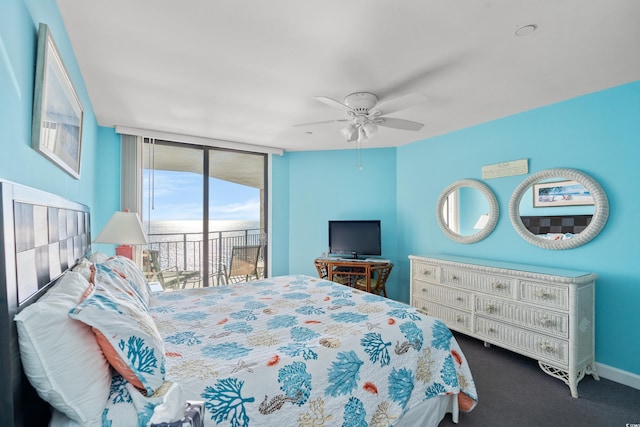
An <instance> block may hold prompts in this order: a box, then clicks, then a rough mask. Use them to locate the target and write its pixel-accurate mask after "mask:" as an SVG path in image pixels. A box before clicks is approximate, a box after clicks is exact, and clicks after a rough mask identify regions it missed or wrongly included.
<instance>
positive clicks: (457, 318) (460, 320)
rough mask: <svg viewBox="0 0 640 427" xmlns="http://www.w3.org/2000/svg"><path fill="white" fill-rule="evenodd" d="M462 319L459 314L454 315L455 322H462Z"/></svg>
mask: <svg viewBox="0 0 640 427" xmlns="http://www.w3.org/2000/svg"><path fill="white" fill-rule="evenodd" d="M463 320H464V319H463V318H462V316H460V315H457V316H456V322H458V323H462V321H463Z"/></svg>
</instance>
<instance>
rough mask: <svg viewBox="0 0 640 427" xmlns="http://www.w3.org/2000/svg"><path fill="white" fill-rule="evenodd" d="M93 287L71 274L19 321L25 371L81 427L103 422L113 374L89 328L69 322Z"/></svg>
mask: <svg viewBox="0 0 640 427" xmlns="http://www.w3.org/2000/svg"><path fill="white" fill-rule="evenodd" d="M90 287H91V284H90V283H89V282H88V281H87V280H86V279H85V278H84V277H83V276H82V274H80V273H76V272H72V271H68V272H66V273H65V274H64V275H63V276H62V277H61V278H60V279H59V280H58V282H57V283H56V284H55V285H54V286H53V287H52V288H51V289H50V290H49V292H47V293H46V294H45V295H44V296H43V297H42V298H40V300H39V301H37V302H36V303H34V304H31V305H30V306H28V307H26V308H25V309H24V310H22V311H21V312H20V313H18V314H17V315H16V316H15V321H16V326H17V329H18V341H19V344H20V355H21V359H22V365H23V369H24V372H25V374H26V375H27V378H29V381H30V382H31V384H32V385H33V387H34V388H35V389H36V391H37V392H38V394H39V395H40V397H41V398H42V399H44V400H45V401H47V402H49V404H51V406H53V407H54V408H56V409H57V410H59V411H60V412H62V413H64V414H65V415H67V416H68V417H69V418H71V419H73V420H74V421H77V422H79V423H80V424H83V425H88V424H92V423H93V422H95V421H99V420H100V417H101V414H102V411H103V409H104V407H105V405H106V402H107V399H108V397H109V388H110V386H111V374H110V368H109V364H108V362H107V360H106V359H105V357H104V355H103V354H102V351H101V350H100V347H99V346H98V344H97V343H96V339H95V335H94V334H93V332H92V330H91V327H89V326H87V325H86V324H84V323H82V322H79V321H77V320H73V319H71V318H70V317H69V310H71V309H72V308H74V307H75V306H76V305H77V304H78V302H79V301H80V300H81V299H82V296H83V295H84V294H85V292H88V290H89V289H90Z"/></svg>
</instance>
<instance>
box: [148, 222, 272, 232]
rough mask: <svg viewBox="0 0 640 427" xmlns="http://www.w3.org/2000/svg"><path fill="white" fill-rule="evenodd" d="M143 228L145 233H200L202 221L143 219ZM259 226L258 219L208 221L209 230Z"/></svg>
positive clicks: (230, 229) (232, 229)
mask: <svg viewBox="0 0 640 427" xmlns="http://www.w3.org/2000/svg"><path fill="white" fill-rule="evenodd" d="M143 226H144V230H145V232H146V233H147V234H149V235H153V234H183V233H202V221H199V220H187V221H150V222H148V221H144V222H143ZM259 228H260V221H242V220H214V221H209V231H210V232H214V231H236V230H239V231H241V230H254V229H259Z"/></svg>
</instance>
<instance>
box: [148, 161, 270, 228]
mask: <svg viewBox="0 0 640 427" xmlns="http://www.w3.org/2000/svg"><path fill="white" fill-rule="evenodd" d="M148 172H149V171H148V170H145V171H144V190H143V191H144V200H143V203H144V208H143V211H144V221H149V220H151V221H164V220H201V219H202V175H200V174H196V173H193V172H173V171H163V170H156V171H155V176H154V178H153V181H154V186H153V189H151V188H150V185H149V184H150V179H149V173H148ZM209 192H210V195H209V206H210V207H209V219H211V220H230V219H231V220H254V221H258V220H259V219H260V189H258V188H252V187H247V186H244V185H239V184H235V183H232V182H228V181H222V180H219V179H216V178H210V181H209ZM150 194H153V196H154V197H153V202H151V200H150V197H149V196H150ZM150 205H152V209H151V210H149V206H150ZM149 213H150V214H151V216H150V217H149V216H148V215H149Z"/></svg>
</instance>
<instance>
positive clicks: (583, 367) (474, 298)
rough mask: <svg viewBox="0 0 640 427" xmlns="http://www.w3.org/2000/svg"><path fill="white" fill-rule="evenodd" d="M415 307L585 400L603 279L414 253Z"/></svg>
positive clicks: (502, 263) (525, 266)
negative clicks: (531, 363) (582, 390)
mask: <svg viewBox="0 0 640 427" xmlns="http://www.w3.org/2000/svg"><path fill="white" fill-rule="evenodd" d="M409 259H410V260H411V305H413V306H415V307H417V308H418V309H419V310H420V311H422V312H424V313H426V314H429V315H430V316H434V317H438V318H440V319H441V320H443V321H444V322H445V323H446V325H447V326H448V327H449V328H450V329H451V330H455V331H458V332H461V333H464V334H467V335H470V336H473V337H475V338H478V339H481V340H483V341H484V342H485V345H489V344H495V345H497V346H499V347H503V348H506V349H509V350H512V351H514V352H516V353H520V354H523V355H525V356H528V357H531V358H533V359H536V360H538V364H539V365H540V368H541V369H542V370H543V371H544V372H546V373H547V374H549V375H551V376H554V377H556V378H559V379H561V380H562V381H564V382H565V383H566V384H567V385H568V386H569V388H570V389H571V395H572V396H573V397H576V398H577V397H578V381H580V380H581V379H582V378H583V377H584V376H585V374H590V375H593V377H594V378H595V379H599V378H598V375H597V373H596V370H595V360H594V289H595V279H596V278H597V276H596V275H595V274H593V273H585V272H579V271H572V270H564V269H555V268H545V267H538V266H532V265H522V264H512V263H506V262H496V261H489V260H482V259H474V258H464V257H456V256H449V255H434V256H426V257H422V256H414V255H410V256H409Z"/></svg>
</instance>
